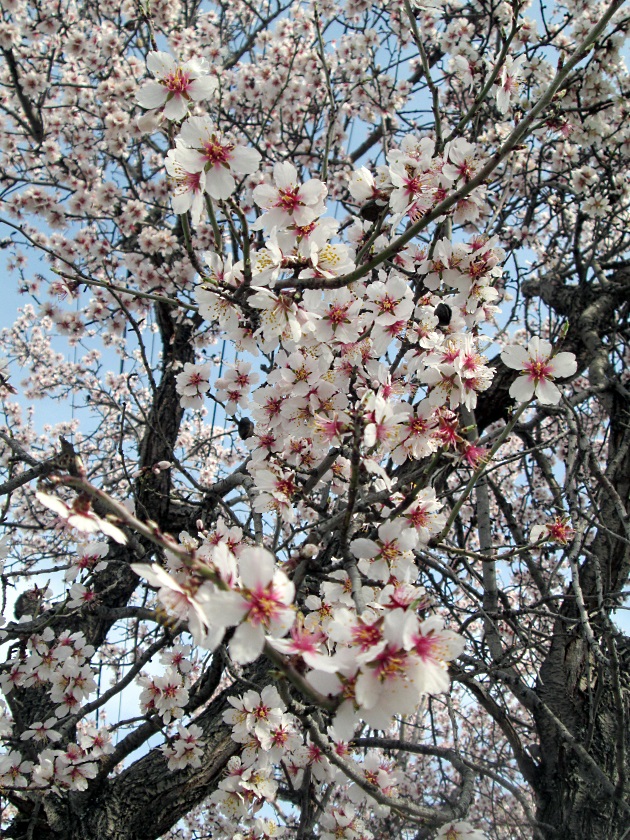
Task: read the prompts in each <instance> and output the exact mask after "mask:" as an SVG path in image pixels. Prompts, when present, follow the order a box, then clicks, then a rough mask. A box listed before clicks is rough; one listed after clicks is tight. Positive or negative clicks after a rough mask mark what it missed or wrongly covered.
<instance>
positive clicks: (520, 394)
mask: <svg viewBox="0 0 630 840" xmlns="http://www.w3.org/2000/svg"><path fill="white" fill-rule="evenodd" d="M501 359H502V361H503V363H504V364H505V365H507V366H508V367H509V368H514V369H515V370H522V371H523V375H522V376H519V377H517V379H516V380H515V381H514V382H513V383H512V385H511V387H510V396H511V397H513V398H514V399H515V400H519V401H521V402H525V401H527V400H531V399H532V397H536V398H537V399H538V401H539V402H541V403H542V404H546V405H556V404H557V403H558V402H560V397H561V394H560V391H559V390H558V388H557V387H556V386H555V385H554V383H553V380H554V379H556V378H557V377H562V378H564V377H566V376H572V375H573V374H574V373H575V372H576V370H577V361H576V358H575V356H574V355H573V353H556V354H555V355H554V353H553V347H552V345H551V344H550V342H548V341H545V340H544V339H541V338H538V337H537V336H534V338H532V339H530V341H529V344H528V345H527V349H525V348H524V347H521V346H520V345H516V344H513V345H511V346H509V347H506V348H505V349H504V350H503V352H502V353H501Z"/></svg>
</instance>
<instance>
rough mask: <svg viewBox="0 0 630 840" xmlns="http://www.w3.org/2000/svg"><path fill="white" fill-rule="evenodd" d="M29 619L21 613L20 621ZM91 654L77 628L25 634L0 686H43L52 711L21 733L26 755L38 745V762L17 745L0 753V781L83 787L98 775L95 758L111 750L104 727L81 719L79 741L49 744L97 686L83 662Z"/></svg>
mask: <svg viewBox="0 0 630 840" xmlns="http://www.w3.org/2000/svg"><path fill="white" fill-rule="evenodd" d="M30 618H31V616H29V615H25V616H24V617H23V620H25V621H28V620H30ZM2 632H3V634H4V635H6V631H2ZM93 653H94V648H93V647H92V646H91V645H88V644H86V642H85V637H84V636H83V634H82V633H80V632H78V633H64V634H61V635H60V636H55V634H54V633H53V631H52V629H51V628H50V627H45V628H44V629H43V630H42V631H41V633H33V634H31V635H29V636H28V639H27V640H26V644H25V647H24V651H23V653H22V655H21V656H20V657H19V658H18V659H17V660H16V661H15V664H14V665H13V667H12V668H11V669H10V670H9V671H7V672H5V673H3V674H2V675H1V676H0V689H1V690H2V692H3V693H4V694H5V695H7V696H8V697H10V696H11V692H12V691H14V689H16V688H20V687H24V688H42V689H45V690H46V692H47V696H48V697H49V698H50V700H51V702H52V703H53V704H54V707H55V716H54V717H50V718H48V719H46V720H45V721H33V722H32V723H31V725H30V727H29V728H28V729H26V730H24V731H23V732H22V733H21V736H20V738H21V740H22V741H25V742H26V741H28V742H29V744H30V746H29V755H31V754H32V752H33V747H34V748H35V749H36V750H37V761H31V760H24V759H23V757H22V755H21V753H20V751H19V750H17V749H14V750H11V751H10V752H9V753H7V754H5V755H3V756H1V757H0V785H3V786H10V787H20V788H35V789H37V788H48V789H56V790H85V789H86V787H87V784H88V780H89V779H93V778H94V777H95V776H96V775H97V773H98V762H99V759H100V758H101V757H103V756H106V755H109V754H110V753H111V752H113V746H112V744H111V740H110V734H109V732H108V731H107V729H105V728H101V729H97V728H96V727H94V726H92V725H87V724H83V725H82V726H81V729H80V735H79V740H78V743H73V742H69V743H65V746H64V747H63V749H54V748H52V747H51V746H49V745H50V744H55V743H56V742H58V741H61V740H62V737H63V730H64V729H65V726H66V723H67V722H68V719H69V716H71V715H74V714H76V713H77V712H79V710H80V708H81V705H82V703H83V701H84V700H86V699H87V697H88V696H89V695H90V694H92V693H93V692H94V691H95V690H96V682H95V681H94V674H93V670H92V668H91V666H90V665H89V664H88V660H89V659H90V658H91V656H92V655H93ZM71 720H72V718H70V721H71ZM0 724H2V718H1V717H0ZM0 728H1V726H0Z"/></svg>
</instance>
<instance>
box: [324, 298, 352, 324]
mask: <svg viewBox="0 0 630 840" xmlns="http://www.w3.org/2000/svg"><path fill="white" fill-rule="evenodd" d="M346 312H347V307H345V306H340V305H339V304H334V305H333V306H331V307H330V309H329V310H328V316H327V318H328V320H329V321H330V322H331V324H334V325H335V327H338V326H339V324H346V323H349V321H348V318H347V317H346Z"/></svg>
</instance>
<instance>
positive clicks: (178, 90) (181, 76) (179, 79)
mask: <svg viewBox="0 0 630 840" xmlns="http://www.w3.org/2000/svg"><path fill="white" fill-rule="evenodd" d="M162 84H163V85H164V86H165V87H166V89H167V90H168V91H169V92H170V93H174V94H182V93H185V92H186V91H187V90H188V86H189V85H190V76H189V75H188V73H182V70H181V67H178V68H177V70H176V71H175V72H174V73H169V75H168V76H165V77H164V79H163V80H162Z"/></svg>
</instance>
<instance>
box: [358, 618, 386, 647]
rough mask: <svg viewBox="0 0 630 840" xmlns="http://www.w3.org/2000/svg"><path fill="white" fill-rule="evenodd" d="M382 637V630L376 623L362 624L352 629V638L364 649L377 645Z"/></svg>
mask: <svg viewBox="0 0 630 840" xmlns="http://www.w3.org/2000/svg"><path fill="white" fill-rule="evenodd" d="M381 637H382V634H381V631H380V630H379V628H378V627H377V626H376V625H375V624H360V625H359V626H358V627H353V629H352V639H353V641H354V643H355V644H356V645H358V646H359V648H360V649H361V650H363V651H365V650H368V649H369V648H371V647H374V645H377V644H378V643H379V642H380V641H381Z"/></svg>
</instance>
